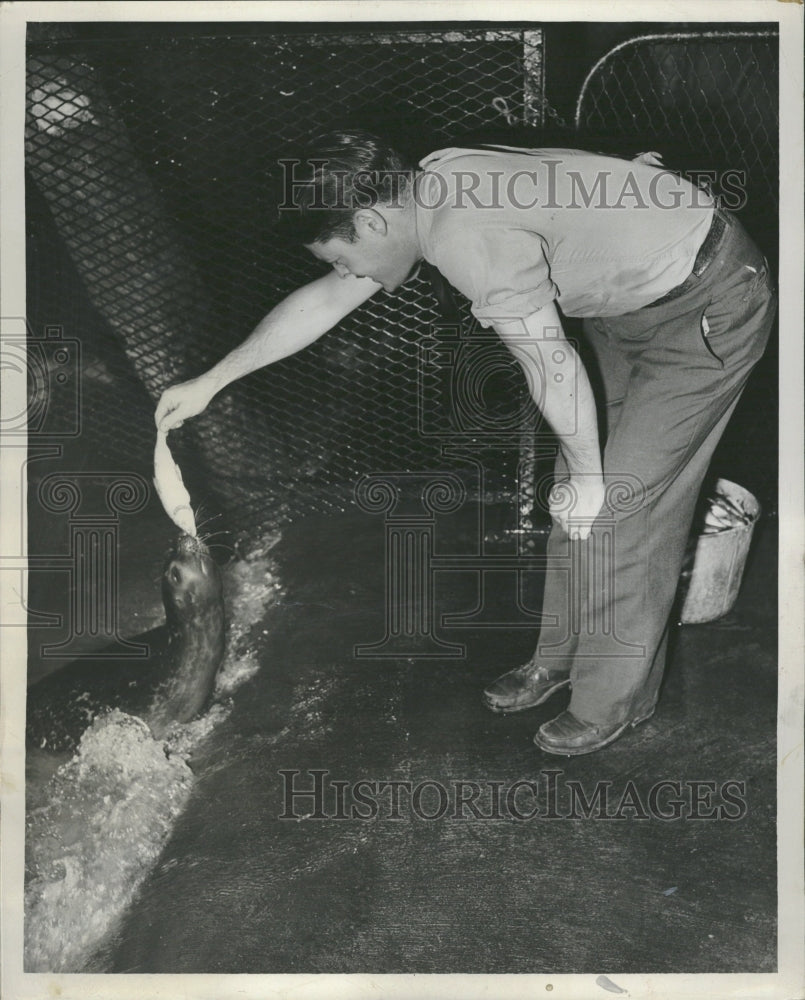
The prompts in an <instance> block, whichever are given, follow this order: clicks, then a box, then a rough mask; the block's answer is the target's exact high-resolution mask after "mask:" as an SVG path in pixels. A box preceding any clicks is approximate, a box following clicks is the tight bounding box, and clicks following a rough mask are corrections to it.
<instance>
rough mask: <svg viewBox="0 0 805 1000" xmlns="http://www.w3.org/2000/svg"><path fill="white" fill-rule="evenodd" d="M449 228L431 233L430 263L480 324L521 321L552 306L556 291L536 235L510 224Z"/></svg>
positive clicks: (543, 251)
mask: <svg viewBox="0 0 805 1000" xmlns="http://www.w3.org/2000/svg"><path fill="white" fill-rule="evenodd" d="M473 214H474V215H475V216H476V217H475V220H474V223H475V224H474V225H473V226H472V227H470V226H463V225H454V226H450V229H449V231H447V232H445V231H444V230H442V232H441V233H438V234H435V233H434V236H436V239H434V241H433V246H432V253H431V256H432V263H434V264H435V265H436V267H437V268H438V269H439V271H441V273H442V274H443V275H444V276H445V278H447V280H448V281H449V282H450V284H451V285H453V286H454V287H455V288H457V289H458V290H459V291H460V292H461V293H462V294H463V295H465V296H466V297H467V298H468V299H469V300H470V301H471V303H472V313H473V315H474V316H475V317H476V318H477V319H478V321H479V322H480V323H481V326H484V327H490V326H492V325H493V323H495V322H496V321H503V320H511V319H521V318H522V319H524V318H525V317H527V316H531V315H532V314H533V313H535V312H537V311H538V310H539V309H542V308H543V306H546V305H547V304H548V303H549V302H553V301H554V300H555V299H556V298H557V296H558V295H559V289H558V288H557V286H556V285H555V284H554V282H553V281H552V279H551V271H550V266H549V264H548V261H547V259H546V256H545V246H544V243H543V240H542V237H541V236H540V235H539V234H538V233H534V232H528V231H526V230H523V229H513V228H511V227H510V226H501V225H495V224H494V223H492V224H484V223H481V224H480V225H479V224H478V222H479V220H478V217H477V214H476V213H473Z"/></svg>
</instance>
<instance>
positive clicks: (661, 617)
mask: <svg viewBox="0 0 805 1000" xmlns="http://www.w3.org/2000/svg"><path fill="white" fill-rule="evenodd" d="M308 163H309V164H310V166H311V174H310V177H309V179H308V182H307V183H301V182H298V181H297V180H296V179H294V191H293V193H294V200H295V202H296V211H295V212H294V213H293V224H294V226H295V228H296V234H297V237H298V239H299V240H300V242H302V243H303V244H304V245H305V246H306V247H307V249H308V250H310V251H311V253H313V254H314V255H315V256H316V257H317V258H319V259H320V260H321V261H323V262H324V263H326V264H329V265H330V266H331V267H332V268H333V271H332V272H331V273H329V274H327V275H326V276H325V277H322V278H320V279H318V280H317V281H314V282H312V283H311V284H309V285H306V286H305V287H304V288H301V289H299V290H298V291H296V292H294V293H293V294H292V295H290V296H289V297H288V298H287V299H285V300H284V301H283V302H281V303H280V304H279V305H278V306H276V307H275V308H274V309H273V310H272V311H271V312H270V313H269V314H268V316H266V317H265V319H264V320H263V321H262V322H261V323H260V324H259V326H258V327H257V329H256V330H255V331H254V332H253V333H252V334H251V336H250V337H249V338H248V339H247V340H246V341H245V342H244V343H243V344H242V345H241V346H240V347H238V348H236V349H235V350H234V351H232V352H231V353H230V354H229V355H227V357H225V358H224V359H223V360H222V361H221V362H219V363H218V364H217V365H215V366H214V367H213V368H212V369H211V370H210V371H209V372H207V373H206V374H204V375H202V376H200V377H199V378H197V379H194V380H192V381H190V382H186V383H183V384H182V385H179V386H175V387H172V388H170V389H168V390H167V391H166V392H165V393H164V395H163V396H162V398H161V400H160V402H159V405H158V407H157V412H156V420H157V424H158V425H159V426H161V427H162V428H163V429H169V428H171V427H177V426H179V425H180V424H181V423H182V421H183V420H185V419H187V418H188V417H191V416H193V415H194V414H197V413H199V412H200V411H201V410H203V409H204V407H205V406H206V405H207V403H208V402H209V400H210V399H211V398H212V396H213V395H214V394H215V393H216V392H218V391H219V390H220V389H221V388H223V387H224V386H225V385H227V384H229V383H230V382H232V381H233V380H234V379H237V378H240V377H241V376H243V375H246V374H247V373H249V372H251V371H254V370H255V369H256V368H259V367H261V366H263V365H267V364H271V363H272V362H274V361H278V360H279V359H280V358H284V357H287V356H288V355H289V354H292V353H293V352H295V351H297V350H299V349H301V348H302V347H304V346H306V345H307V344H309V343H311V342H312V341H314V340H315V339H316V338H318V337H320V336H321V335H322V334H323V333H325V331H327V330H329V329H330V328H331V327H333V326H334V325H335V324H336V323H338V322H339V321H340V320H341V319H342V318H343V317H344V316H345V315H347V314H348V313H349V312H350V311H351V310H353V309H355V308H356V307H357V306H358V305H360V304H361V303H362V302H364V301H366V300H367V299H368V298H369V297H370V296H371V295H373V294H374V293H375V292H376V291H377V290H378V289H379V288H381V287H382V288H384V289H385V290H386V291H389V292H391V291H394V289H396V288H398V287H399V286H400V285H401V284H402V283H403V282H404V281H405V280H406V278H407V277H408V276H409V275H410V274H411V273H413V272H414V271H415V270H416V268H417V267H418V266H419V265H420V263H421V262H422V261H423V260H424V261H427V262H428V263H429V264H430V265H433V266H435V267H436V268H437V269H438V271H440V272H441V274H442V275H444V277H446V278H447V280H448V281H449V282H450V283H451V284H452V285H454V286H455V287H456V288H457V289H459V291H461V292H462V293H463V294H464V295H466V296H467V297H468V298H469V299H470V300H471V303H472V312H473V314H474V316H475V317H476V318H477V319H478V321H479V322H480V323H481V324H482V325H483V326H485V327H489V326H491V327H493V328H494V329H495V331H496V332H497V334H498V335H499V336H500V338H501V339H502V340H503V342H504V343H505V344H506V345H507V346H508V347H509V348H510V349H511V351H512V353H513V355H514V357H515V358H516V359H517V360H518V362H519V363H520V365H521V366H522V368H523V371H524V373H525V376H526V378H527V379H528V384H529V388H530V391H531V393H532V395H533V397H534V399H535V401H536V403H537V405H538V406H539V408H540V410H541V412H542V414H543V416H544V417H545V419H546V420H547V422H548V423H549V424H550V426H551V428H552V430H553V431H554V432H555V434H556V437H557V439H558V442H559V456H558V458H557V463H556V470H555V475H556V483H557V486H556V487H555V488H554V490H553V492H552V493H551V496H550V510H551V515H552V517H553V520H554V527H553V530H552V532H551V535H550V538H549V542H548V559H549V561H548V569H547V572H546V580H545V593H544V598H543V608H542V614H543V622H544V624H543V628H542V630H541V633H540V641H539V644H538V646H537V649H536V651H535V653H534V656H533V657H532V659H531V660H530V661H529V663H527V664H525V665H524V666H521V667H518V668H516V669H514V670H510V671H509V672H508V673H505V674H503V675H502V676H501V677H499V678H498V679H497V680H496V681H494V682H493V683H492V684H490V686H489V687H488V688H487V689H486V691H485V692H484V697H485V701H486V704H487V705H488V707H489V708H491V709H492V710H494V711H498V712H514V711H520V710H523V709H527V708H531V707H533V706H536V705H540V704H542V703H543V702H544V701H546V700H547V699H548V698H549V697H550V696H551V695H552V694H553V693H554V692H556V691H558V690H560V689H563V688H566V687H568V686H570V688H571V698H570V703H569V706H568V709H567V710H566V711H564V712H562V713H561V714H560V715H559V716H558V717H557V718H555V719H553V720H551V721H550V722H547V723H545V724H544V725H543V726H542V727H541V728H540V730H539V732H538V733H537V735H536V736H535V742H536V744H537V745H538V746H539V747H541V748H542V749H543V750H544V751H546V752H548V753H553V754H563V755H569V756H572V755H578V754H585V753H590V752H592V751H595V750H598V749H600V748H601V747H604V746H606V745H608V744H609V743H611V742H612V741H613V740H615V739H617V738H618V737H619V736H620V735H621V734H622V733H623V732H625V731H626V730H627V729H628V728H629V727H630V726H634V725H637V724H638V723H640V722H642V721H644V720H646V719H647V718H649V716H651V715H652V714H653V712H654V707H655V704H656V701H657V697H658V690H659V684H660V679H661V676H662V672H663V666H664V660H665V649H666V640H667V631H668V618H669V614H670V611H671V606H672V602H673V598H674V594H675V591H676V586H677V581H678V578H679V573H680V569H681V564H682V558H683V554H684V549H685V544H686V540H687V536H688V531H689V528H690V524H691V520H692V517H693V510H694V506H695V502H696V499H697V494H698V491H699V488H700V485H701V482H702V479H703V477H704V474H705V472H706V470H707V466H708V463H709V461H710V458H711V456H712V453H713V450H714V448H715V446H716V443H717V442H718V439H719V438H720V436H721V434H722V432H723V430H724V427H725V425H726V423H727V421H728V420H729V417H730V415H731V413H732V411H733V409H734V407H735V405H736V403H737V401H738V398H739V396H740V393H741V391H742V389H743V386H744V384H745V382H746V379H747V377H748V375H749V372H750V371H751V369H752V367H753V366H754V365H755V364H756V362H757V361H758V360H759V358H760V356H761V354H762V353H763V349H764V347H765V344H766V341H767V339H768V335H769V331H770V328H771V325H772V322H773V316H774V310H775V301H774V293H773V292H772V290H771V288H770V286H769V277H768V270H767V265H766V261H765V259H764V258H763V256H762V255H761V254H760V252H759V251H758V250H757V248H756V247H755V246H754V244H753V243H752V242H751V240H750V239H749V237H748V236H747V235H746V233H745V232H744V230H743V228H742V227H741V225H740V224H739V223H738V221H737V220H736V219H734V218H732V217H730V216H729V215H727V214H726V213H725V212H723V211H722V210H720V209H719V208H718V207H717V206H716V205H715V203H714V201H713V199H712V198H711V197H710V196H709V195H708V194H706V193H705V192H702V191H700V190H699V189H697V188H695V187H694V186H692V185H691V184H689V183H688V182H687V181H685V180H684V179H682V178H680V177H677V176H675V175H674V174H672V173H670V172H668V171H665V170H662V169H661V168H660V167H659V166H657V165H656V162H652V161H651V159H650V158H649V160H648V162H646V157H640V158H638V160H637V161H632V162H630V161H627V160H622V159H618V158H614V157H607V156H601V155H598V154H593V153H586V152H582V151H579V150H567V149H546V150H522V149H513V148H509V147H495V148H486V149H473V150H460V149H459V150H456V149H453V150H441V151H439V152H437V153H433V154H431V155H430V156H429V157H427V158H426V159H425V160H423V161H422V163H421V164H420V168H421V169H420V170H419V171H408V170H407V169H406V164H405V163H404V161H403V160H402V158H401V157H400V156H399V154H397V153H396V151H395V150H394V149H392V148H390V147H388V146H386V145H385V144H384V143H383V142H381V140H379V139H377V138H376V137H373V136H371V135H368V134H366V133H358V132H356V133H334V134H332V135H330V136H327V137H324V138H322V139H321V140H319V141H318V142H317V143H316V144H315V148H314V149H313V150H312V151H311V153H310V154H309V157H308ZM559 310H561V312H562V313H563V314H564V315H565V316H574V317H582V318H583V319H584V330H585V335H586V336H587V337H588V338H589V341H590V346H591V348H592V350H593V352H594V356H595V359H596V362H597V365H598V367H599V369H600V376H601V382H602V386H603V395H604V398H603V400H601V402H602V403H603V404H605V405H604V406H602V407H601V409H602V411H605V413H606V416H605V421H604V426H602V427H601V428H600V431H601V433H600V434H599V426H598V420H597V414H596V403H595V400H594V397H593V393H592V390H591V386H590V381H589V379H588V377H587V374H586V372H585V370H584V367H583V365H582V364H581V362H580V360H579V358H578V356H577V354H576V352H575V351H574V349H573V347H572V346H571V344H570V343H569V342H568V341H567V340H566V339H565V336H564V333H563V329H562V321H561V318H560V311H559ZM602 440H603V442H604V445H603V451H602V448H601V443H600V442H601V441H602ZM569 564H572V565H574V566H575V567H577V571H576V572H575V573H574V574H573V575H572V580H571V574H569V573H568V571H567V566H568V565H569ZM602 568H603V569H602Z"/></svg>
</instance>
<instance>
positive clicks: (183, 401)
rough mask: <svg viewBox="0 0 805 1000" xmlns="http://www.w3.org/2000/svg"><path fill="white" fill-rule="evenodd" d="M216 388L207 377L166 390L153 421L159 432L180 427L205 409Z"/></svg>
mask: <svg viewBox="0 0 805 1000" xmlns="http://www.w3.org/2000/svg"><path fill="white" fill-rule="evenodd" d="M215 392H216V386H215V384H214V382H213V380H212V379H210V378H209V377H208V376H207V375H200V376H199V377H198V378H191V379H190V380H189V381H188V382H180V383H179V385H172V386H171V387H170V389H166V390H165V391H164V392H163V393H162V396H161V397H160V399H159V402H158V403H157V409H156V413H155V414H154V421H155V423H156V425H157V427H158V428H159V430H161V431H166V432H167V431H170V430H173V429H174V428H176V427H181V426H182V424H183V423H184V422H185V420H187V419H188V418H189V417H195V416H197V415H198V414H199V413H201V412H202V411H203V410H205V409H206V408H207V405H208V403H209V402H210V400H211V399H212V397H213V396H214V395H215Z"/></svg>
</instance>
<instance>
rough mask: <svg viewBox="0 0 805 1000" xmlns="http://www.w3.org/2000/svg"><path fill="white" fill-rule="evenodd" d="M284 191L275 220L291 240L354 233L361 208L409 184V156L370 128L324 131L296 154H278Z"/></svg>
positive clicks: (394, 196)
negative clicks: (357, 214) (277, 219)
mask: <svg viewBox="0 0 805 1000" xmlns="http://www.w3.org/2000/svg"><path fill="white" fill-rule="evenodd" d="M280 166H281V167H282V172H283V188H284V190H283V197H282V200H281V202H280V204H279V217H280V218H279V223H280V229H281V231H282V232H283V234H284V235H286V236H288V237H289V238H291V239H293V240H294V241H295V242H299V243H303V244H309V243H316V242H324V241H325V240H328V239H330V238H331V237H332V236H340V237H342V238H343V239H348V240H353V239H354V238H355V226H354V224H353V215H354V213H355V212H356V211H357V210H358V209H360V208H371V207H373V206H374V205H379V204H389V203H393V202H394V201H398V200H399V198H400V196H401V195H404V193H405V192H406V191H407V189H408V185H409V183H410V178H411V167H410V165H409V163H408V161H407V159H406V158H405V157H404V156H403V155H402V154H401V153H399V152H398V151H397V150H396V149H394V148H393V147H392V146H390V145H388V144H387V143H386V142H385V141H384V140H383V139H381V138H379V137H378V136H376V135H372V134H371V133H370V132H364V131H362V130H360V129H354V130H351V131H349V132H328V133H325V134H324V135H320V136H317V137H316V138H315V139H313V140H312V141H311V142H310V144H309V145H308V146H307V147H306V148H305V149H304V150H301V151H300V152H299V153H298V154H297V155H293V156H288V157H286V158H284V159H282V160H280Z"/></svg>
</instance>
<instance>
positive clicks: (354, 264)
mask: <svg viewBox="0 0 805 1000" xmlns="http://www.w3.org/2000/svg"><path fill="white" fill-rule="evenodd" d="M373 214H374V213H373ZM381 222H382V220H381ZM307 249H308V250H310V252H311V253H312V254H313V256H314V257H318V259H319V260H321V261H324V263H325V264H329V265H330V266H331V267H333V268H334V269H335V271H336V273H337V274H339V275H340V276H341V277H342V278H346V277H347V276H348V275H350V274H351V275H354V276H355V277H356V278H372V280H373V281H376V282H377V283H378V284H380V285H382V286H383V288H384V289H385V290H386V291H387V292H393V291H394V290H395V289H396V288H399V287H400V285H401V284H402V283H403V282H404V281H405V279H406V278H408V276H409V275H410V274H411V272H412V271H413V269H414V267H415V265H416V263H417V260H418V255H417V254H415V253H413V252H412V250H411V248H410V246H408V245H407V244H406V243H405V242H404V241H403V240H401V239H399V238H398V236H397V233H396V232H395V231H394V230H393V229H389V228H388V226H386V225H384V224H378V223H377V221H376V220H373V219H371V218H369V221H368V223H367V222H366V220H365V219H363V218H356V225H355V239H354V240H347V239H343V238H342V237H340V236H332V237H330V239H328V240H325V241H324V242H323V243H319V242H316V243H311V244H308V246H307Z"/></svg>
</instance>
